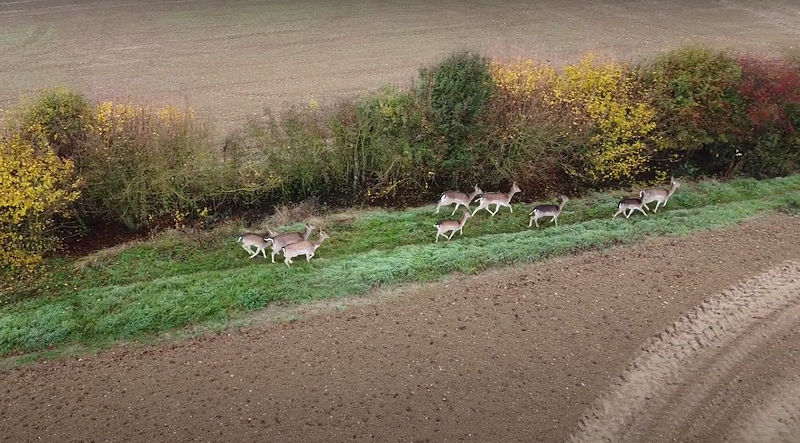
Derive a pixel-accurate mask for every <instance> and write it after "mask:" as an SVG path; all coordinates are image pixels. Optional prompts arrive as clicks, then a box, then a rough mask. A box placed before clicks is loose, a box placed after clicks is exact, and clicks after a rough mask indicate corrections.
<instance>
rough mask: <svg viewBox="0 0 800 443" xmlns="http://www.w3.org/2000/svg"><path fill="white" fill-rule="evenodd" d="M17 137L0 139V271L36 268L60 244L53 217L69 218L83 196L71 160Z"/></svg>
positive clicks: (42, 143) (43, 141)
mask: <svg viewBox="0 0 800 443" xmlns="http://www.w3.org/2000/svg"><path fill="white" fill-rule="evenodd" d="M32 135H33V132H32V131H26V133H25V135H24V136H23V135H22V134H19V133H15V134H12V135H9V136H5V137H3V138H0V268H9V267H10V268H16V269H32V268H34V267H35V266H36V265H37V264H38V263H39V262H40V261H41V259H42V254H43V253H45V252H48V251H52V250H54V249H55V248H56V246H57V245H58V242H57V239H55V238H53V237H52V236H51V235H49V228H50V227H51V225H52V220H53V216H54V215H56V214H65V213H66V212H67V209H68V207H69V204H70V203H71V202H73V201H75V200H76V199H77V198H78V196H79V194H80V192H79V190H78V188H79V184H80V180H79V179H78V178H76V176H75V173H74V165H73V163H72V161H70V160H68V159H67V160H62V159H60V158H59V157H58V156H57V155H56V153H55V151H54V150H53V149H51V148H50V147H49V146H48V144H47V140H46V139H47V134H40V136H39V140H38V141H39V143H37V144H34V143H32V142H31V141H30V140H29V138H30V137H31V136H32Z"/></svg>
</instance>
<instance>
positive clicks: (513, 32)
mask: <svg viewBox="0 0 800 443" xmlns="http://www.w3.org/2000/svg"><path fill="white" fill-rule="evenodd" d="M798 37H800V3H798V2H796V1H793V0H772V1H765V2H750V1H746V0H715V1H702V2H699V1H689V0H680V1H669V2H662V1H636V2H618V1H611V0H599V1H592V2H586V1H578V0H572V1H550V0H509V1H503V2H492V1H476V0H473V1H466V2H465V1H456V0H445V1H437V2H429V1H424V0H409V1H403V2H395V1H391V0H352V1H347V2H342V1H335V2H332V1H322V0H269V1H260V0H233V1H226V2H218V1H214V0H190V1H170V2H167V1H160V0H81V1H73V0H70V1H67V0H18V1H8V2H0V78H2V79H3V81H2V82H0V109H2V108H5V109H7V108H8V107H9V106H11V105H13V104H15V103H17V100H18V99H19V97H20V95H21V94H27V93H30V92H32V91H35V90H37V89H39V88H41V87H44V86H50V85H54V84H63V85H66V86H70V87H73V88H75V89H77V90H79V91H81V92H84V93H86V94H88V95H89V96H90V97H91V98H94V99H101V100H105V99H116V100H126V99H127V100H136V101H140V102H144V103H148V102H152V103H154V104H175V105H178V106H182V105H184V104H186V105H190V106H192V107H194V108H196V109H199V110H205V111H207V112H208V113H209V114H211V115H212V117H213V119H214V121H216V122H221V124H222V125H223V126H224V125H226V124H228V125H229V124H232V123H234V122H241V121H242V120H243V119H244V118H246V117H247V116H251V115H256V114H260V113H261V112H262V110H263V109H264V107H271V108H282V107H284V106H286V105H307V104H308V103H309V101H310V100H311V99H315V100H317V101H319V102H320V103H323V104H325V103H330V102H332V101H333V100H334V99H335V98H337V97H346V96H351V95H354V94H362V93H365V92H367V91H370V90H374V89H376V88H378V87H380V86H382V85H384V84H387V83H395V84H401V85H406V84H408V83H409V82H410V80H411V79H412V78H413V77H414V76H415V74H416V72H417V69H418V68H419V67H420V66H422V65H425V64H428V63H433V62H435V61H437V60H439V59H440V58H442V57H444V56H445V55H446V54H447V53H448V52H450V51H453V50H458V49H471V50H477V51H481V52H482V53H484V54H486V55H489V56H493V57H499V58H511V57H532V58H536V59H540V60H549V61H552V62H553V63H555V64H557V65H558V64H560V63H563V62H566V61H574V60H575V59H576V58H578V57H581V56H582V55H583V54H585V53H586V52H588V51H593V52H596V53H599V54H600V55H607V56H611V57H615V58H617V59H622V60H628V59H634V58H639V57H643V56H649V55H653V54H657V53H658V52H659V51H661V50H663V49H667V48H673V47H676V46H678V45H683V44H687V43H701V44H706V45H710V46H712V47H719V48H736V49H741V50H745V51H750V52H755V53H758V54H761V53H765V52H774V51H778V50H782V49H786V48H793V47H796V45H797V42H798Z"/></svg>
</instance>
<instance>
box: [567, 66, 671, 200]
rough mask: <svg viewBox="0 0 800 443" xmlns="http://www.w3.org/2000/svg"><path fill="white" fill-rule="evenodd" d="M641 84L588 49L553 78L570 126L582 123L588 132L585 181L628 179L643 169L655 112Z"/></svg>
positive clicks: (624, 69)
mask: <svg viewBox="0 0 800 443" xmlns="http://www.w3.org/2000/svg"><path fill="white" fill-rule="evenodd" d="M643 89H644V87H643V85H642V84H641V83H640V82H639V81H638V80H637V78H636V77H635V75H634V73H633V72H632V70H631V69H630V68H629V67H628V66H627V65H622V64H617V63H606V64H598V63H597V62H596V60H595V58H594V56H592V55H589V56H587V57H585V58H584V59H583V60H581V61H580V62H579V63H578V64H577V65H572V66H567V67H566V68H565V72H564V74H563V75H561V76H560V77H559V78H558V80H557V82H556V89H555V98H556V100H560V101H563V102H564V103H565V104H566V105H567V106H569V108H570V110H571V111H572V113H573V116H574V119H575V125H576V126H583V125H588V126H589V128H590V129H589V130H590V131H591V133H592V136H591V138H590V143H589V145H588V146H587V149H586V150H585V152H584V157H585V163H586V170H585V171H584V173H585V178H586V179H588V180H590V181H591V182H593V183H603V184H611V183H617V182H620V181H630V180H633V179H636V178H639V177H642V176H643V174H644V173H646V172H648V160H649V158H650V154H651V153H652V151H653V150H654V149H655V146H656V144H655V142H656V139H655V137H654V136H653V130H654V129H655V127H656V121H655V117H656V112H655V109H654V108H653V107H652V106H651V104H650V103H649V102H648V101H647V100H646V99H645V98H644V96H643V93H642V91H643Z"/></svg>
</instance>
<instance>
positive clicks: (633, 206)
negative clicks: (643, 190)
mask: <svg viewBox="0 0 800 443" xmlns="http://www.w3.org/2000/svg"><path fill="white" fill-rule="evenodd" d="M642 206H644V200H642V199H641V198H623V199H622V200H620V201H619V204H617V209H618V210H617V212H616V213H615V214H614V215H613V216H612V217H611V220H614V219H615V218H617V216H618V215H619V214H620V213H622V214H623V215H624V216H625V218H628V217H630V216H631V214H633V211H639V212H641V213H642V214H644V215H645V216H647V213H646V212H644V210H643V209H642ZM625 211H628V213H627V214H626V213H625Z"/></svg>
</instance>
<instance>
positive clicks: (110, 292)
mask: <svg viewBox="0 0 800 443" xmlns="http://www.w3.org/2000/svg"><path fill="white" fill-rule="evenodd" d="M620 195H621V194H619V193H605V194H596V195H592V196H589V197H587V198H584V199H581V200H577V199H576V201H570V203H569V205H568V206H567V208H566V209H565V211H568V212H565V213H564V214H563V215H562V217H561V218H560V219H559V222H560V226H558V227H553V226H548V227H546V228H542V229H540V230H529V229H526V226H527V221H528V217H527V212H528V211H527V210H526V209H528V208H529V207H530V206H529V205H522V204H519V205H515V210H514V213H513V214H508V211H507V210H506V211H505V212H504V213H502V214H498V215H497V216H495V217H489V216H488V214H486V213H483V214H480V215H477V216H476V217H475V218H474V219H472V220H470V221H469V222H468V223H467V225H466V226H465V229H464V232H465V234H464V236H462V237H457V240H455V238H454V240H453V241H451V242H442V241H440V242H439V243H433V238H434V234H435V230H434V228H433V226H432V225H433V223H435V221H437V220H440V219H442V218H446V217H447V214H446V213H444V212H443V213H442V214H440V215H439V216H437V215H435V214H433V211H432V209H431V207H423V208H414V209H408V210H406V211H376V212H373V213H367V214H365V215H360V216H353V217H347V216H338V217H330V218H329V219H326V220H321V221H320V223H319V224H320V225H322V226H323V229H325V230H327V231H328V232H329V233H330V234H331V235H332V239H331V240H330V241H329V242H326V243H324V244H323V246H322V247H321V249H320V251H319V256H318V257H316V258H315V259H314V260H312V262H311V263H305V261H300V260H298V261H296V262H295V263H296V264H295V265H294V266H293V267H292V268H287V267H286V266H284V265H283V263H281V262H279V263H278V264H274V265H273V264H271V263H269V262H267V263H265V262H264V260H263V259H260V258H257V259H252V260H250V259H248V258H247V255H245V253H244V251H242V250H241V248H239V246H238V245H237V244H236V243H235V242H234V238H235V236H236V235H235V232H234V231H235V228H228V229H227V230H222V231H219V232H215V233H211V234H209V233H206V234H202V235H200V236H194V237H192V236H186V235H183V236H181V235H174V234H173V235H168V236H163V237H160V238H157V239H155V240H153V241H150V242H146V243H141V244H134V245H130V246H128V247H124V248H117V249H116V250H114V251H113V252H102V253H99V254H97V255H96V256H94V257H90V258H89V259H88V262H87V261H86V260H87V259H83V260H84V262H83V263H84V264H83V265H82V266H80V267H76V266H74V265H75V263H72V262H69V261H66V260H55V261H53V262H52V263H51V267H52V275H51V277H50V278H49V279H47V280H46V281H43V282H42V283H41V284H40V285H39V286H37V287H35V288H34V289H28V290H27V292H25V291H21V292H19V293H12V294H6V295H5V296H4V297H5V303H4V305H3V306H2V307H0V354H1V355H10V354H18V353H23V352H33V351H42V350H47V349H53V348H59V347H64V346H68V345H73V344H79V345H87V346H90V347H91V346H93V345H96V344H97V343H108V342H111V341H114V340H122V339H137V338H141V337H146V336H148V335H151V334H154V333H159V332H164V331H169V330H174V329H176V328H181V327H185V326H187V325H195V324H205V323H216V324H225V323H227V322H228V321H230V320H231V319H232V318H236V317H239V316H241V314H243V313H247V312H252V311H254V310H258V309H261V308H262V307H263V306H265V305H266V304H268V303H271V302H276V301H300V300H316V299H325V298H332V297H342V296H347V295H353V294H363V293H365V292H367V291H369V290H370V289H372V288H375V287H379V286H385V285H391V284H396V283H403V282H412V281H416V282H419V281H428V280H432V279H436V278H439V277H441V276H443V275H445V274H448V273H451V272H464V273H474V272H478V271H481V270H483V269H486V268H489V267H492V266H496V265H504V264H515V263H527V262H531V261H535V260H539V259H542V258H545V257H551V256H556V255H561V254H566V253H571V252H576V251H581V250H586V249H591V248H599V247H604V246H608V245H613V244H622V243H631V242H638V241H641V240H643V239H644V238H646V237H649V236H657V235H681V234H687V233H690V232H693V231H697V230H702V229H712V228H720V227H726V226H730V225H732V224H735V223H738V222H740V221H741V220H743V219H745V218H748V217H751V216H753V215H756V214H759V213H764V212H769V211H775V210H781V209H789V210H794V211H796V210H797V208H800V175H796V176H791V177H786V178H779V179H772V180H764V181H755V180H737V181H733V182H728V183H718V182H703V183H699V184H693V185H687V186H684V187H682V188H681V190H680V191H679V193H678V194H676V195H675V196H674V197H673V199H671V200H670V203H669V208H667V209H666V210H665V211H663V212H660V213H659V214H657V215H651V216H649V217H643V216H640V215H634V216H632V217H631V219H630V220H624V219H620V218H619V217H618V218H617V220H613V221H612V220H611V219H610V216H611V214H613V212H614V211H615V204H616V201H617V198H618V197H619V196H620ZM87 263H88V264H87Z"/></svg>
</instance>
